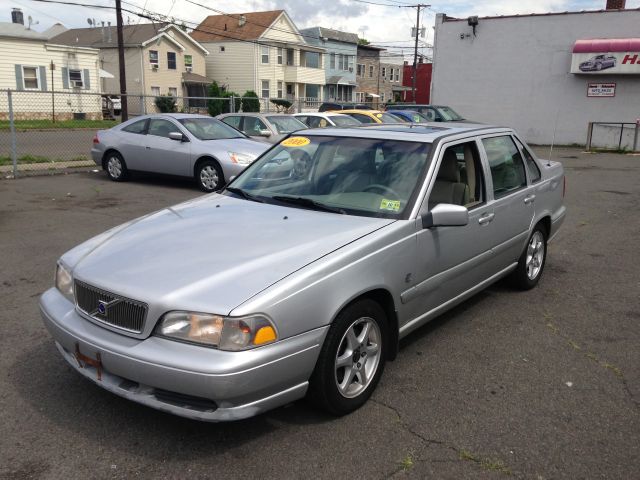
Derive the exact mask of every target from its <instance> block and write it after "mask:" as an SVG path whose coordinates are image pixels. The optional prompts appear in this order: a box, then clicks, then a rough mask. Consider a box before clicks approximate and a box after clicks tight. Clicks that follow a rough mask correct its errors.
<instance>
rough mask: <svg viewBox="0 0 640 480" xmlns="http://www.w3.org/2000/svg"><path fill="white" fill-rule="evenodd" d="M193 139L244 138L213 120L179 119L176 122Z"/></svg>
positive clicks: (234, 130) (223, 124)
mask: <svg viewBox="0 0 640 480" xmlns="http://www.w3.org/2000/svg"><path fill="white" fill-rule="evenodd" d="M178 121H179V122H180V123H181V124H182V125H184V127H185V128H186V129H187V130H189V133H191V134H192V135H193V136H194V137H196V138H199V139H200V140H224V139H229V138H246V137H245V136H244V135H243V134H242V133H240V132H239V131H237V130H236V129H235V128H232V127H230V126H228V125H226V124H225V123H223V122H221V121H219V120H216V119H214V118H181V119H179V120H178Z"/></svg>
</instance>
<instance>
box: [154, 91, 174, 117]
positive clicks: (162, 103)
mask: <svg viewBox="0 0 640 480" xmlns="http://www.w3.org/2000/svg"><path fill="white" fill-rule="evenodd" d="M155 104H156V107H158V110H160V111H161V112H162V113H174V112H175V111H176V99H175V98H173V97H172V96H171V95H160V96H159V97H156V100H155Z"/></svg>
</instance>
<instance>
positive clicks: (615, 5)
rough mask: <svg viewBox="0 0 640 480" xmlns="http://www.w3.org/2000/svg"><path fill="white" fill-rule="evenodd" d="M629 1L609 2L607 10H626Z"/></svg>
mask: <svg viewBox="0 0 640 480" xmlns="http://www.w3.org/2000/svg"><path fill="white" fill-rule="evenodd" d="M626 3H627V0H607V10H624V7H625V4H626Z"/></svg>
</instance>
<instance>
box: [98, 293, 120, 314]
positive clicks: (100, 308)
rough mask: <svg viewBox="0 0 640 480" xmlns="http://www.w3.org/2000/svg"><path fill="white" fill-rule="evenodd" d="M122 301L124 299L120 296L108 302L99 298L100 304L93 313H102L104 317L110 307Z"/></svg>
mask: <svg viewBox="0 0 640 480" xmlns="http://www.w3.org/2000/svg"><path fill="white" fill-rule="evenodd" d="M121 301H122V299H120V298H114V299H113V300H110V301H108V302H107V301H106V300H98V306H97V307H96V309H95V310H94V311H93V312H91V315H101V316H103V317H106V316H107V311H108V310H109V308H110V307H113V306H114V305H117V304H118V303H120V302H121Z"/></svg>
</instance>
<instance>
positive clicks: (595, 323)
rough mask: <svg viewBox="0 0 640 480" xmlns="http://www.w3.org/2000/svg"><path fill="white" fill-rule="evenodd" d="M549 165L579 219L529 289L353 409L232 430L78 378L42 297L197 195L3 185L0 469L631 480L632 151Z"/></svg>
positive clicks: (17, 473) (634, 391)
mask: <svg viewBox="0 0 640 480" xmlns="http://www.w3.org/2000/svg"><path fill="white" fill-rule="evenodd" d="M538 153H539V154H541V155H546V154H547V153H548V151H547V150H546V149H545V150H543V151H540V150H539V152H538ZM554 158H556V159H559V160H561V161H563V162H564V164H565V168H566V175H567V197H566V204H567V206H568V210H569V211H568V218H567V220H566V222H565V225H564V226H563V228H562V229H561V231H560V233H559V234H558V236H557V237H556V239H555V240H554V242H553V243H551V244H550V245H549V257H548V260H547V262H548V263H547V266H546V270H545V273H544V275H543V277H542V280H541V283H540V284H539V286H538V287H537V288H536V289H534V290H532V291H530V292H526V293H522V292H516V291H513V290H511V289H510V288H509V286H508V285H506V284H505V283H504V282H502V283H499V284H496V285H494V286H493V287H491V288H490V289H489V290H487V291H485V292H483V293H481V294H479V295H477V296H476V297H474V298H473V299H471V300H470V301H467V302H466V303H464V304H462V305H461V306H459V307H458V308H456V309H455V310H453V311H451V312H449V313H447V314H445V315H444V316H443V317H441V318H439V319H437V320H435V321H433V322H432V323H430V324H429V325H427V326H426V327H424V328H422V329H420V330H418V331H417V332H416V333H415V334H413V336H411V337H410V338H408V339H406V340H405V341H403V342H402V348H401V351H400V354H399V356H398V358H397V359H396V360H395V361H394V362H392V363H389V364H388V365H387V369H386V370H385V372H384V376H383V378H382V381H381V383H380V384H379V386H378V388H377V390H376V392H375V393H374V395H373V398H372V400H370V401H369V402H368V403H367V404H366V405H365V406H364V407H363V408H361V409H360V410H358V411H357V412H355V413H353V414H352V415H350V416H347V417H343V418H332V417H329V416H327V415H324V414H322V413H319V412H318V411H316V410H314V409H313V408H312V407H311V406H309V405H307V404H306V402H303V401H300V402H296V403H295V404H292V405H289V406H286V407H283V408H279V409H277V410H274V411H272V412H269V413H267V414H264V415H261V416H259V417H256V418H253V419H249V420H245V421H241V422H236V423H227V424H206V423H198V422H195V421H190V420H185V419H182V418H178V417H174V416H171V415H168V414H164V413H160V412H157V411H155V410H152V409H149V408H147V407H143V406H140V405H137V404H134V403H132V402H129V401H127V400H124V399H121V398H119V397H117V396H114V395H112V394H110V393H108V392H106V391H104V390H102V389H100V388H99V387H97V386H94V385H93V384H91V383H89V382H88V381H86V380H84V379H83V378H82V377H81V376H80V375H78V374H77V373H76V372H74V371H73V370H72V369H71V368H70V367H69V366H67V364H66V363H65V361H64V360H63V359H62V358H61V356H60V355H59V354H58V352H57V350H56V349H55V347H54V344H53V341H52V340H51V338H50V336H49V334H48V332H47V331H46V329H45V328H44V326H43V324H42V321H41V320H40V318H39V312H38V305H37V302H38V297H39V295H40V294H41V293H42V292H43V291H45V290H46V289H48V288H50V287H51V285H52V282H53V272H54V265H55V261H56V259H57V258H58V257H59V256H60V255H61V254H62V253H63V252H65V251H66V250H68V249H69V248H71V247H73V246H75V245H77V244H78V243H79V242H81V241H83V240H86V239H88V238H90V237H91V236H93V235H96V234H98V233H100V232H102V231H104V230H106V229H108V228H110V227H112V226H115V225H118V224H120V223H122V222H124V221H126V220H129V219H131V218H135V217H137V216H140V215H142V214H145V213H148V212H150V211H153V210H157V209H160V208H163V207H165V206H169V205H172V204H175V203H177V202H180V201H183V200H187V199H190V198H193V197H196V196H198V195H200V192H199V191H198V190H196V189H195V187H194V186H193V185H192V184H191V183H189V182H184V181H182V182H181V181H174V180H166V179H159V178H151V177H144V178H135V179H134V180H133V181H130V182H128V183H113V182H110V181H108V180H107V178H106V175H105V174H104V173H103V172H91V171H85V172H78V173H73V174H69V175H55V176H39V177H30V178H23V179H17V180H0V259H1V261H2V268H1V269H0V285H1V286H2V306H3V308H2V310H0V325H1V326H2V328H3V331H2V334H1V335H0V400H1V405H2V408H0V478H7V479H27V478H47V479H49V478H51V479H54V478H68V479H75V478H77V479H85V478H216V479H220V478H237V477H244V478H329V477H330V478H389V477H392V478H403V477H407V478H438V479H439V478H450V479H461V478H508V477H509V476H510V477H514V478H527V479H528V478H532V479H536V480H541V479H554V478H571V479H580V478H585V479H591V478H612V479H631V478H638V472H640V347H639V346H640V275H639V274H638V267H639V266H640V248H639V247H638V241H639V240H638V239H640V186H639V185H640V156H631V155H617V154H594V155H591V154H583V153H581V152H580V151H579V150H573V149H557V150H556V151H555V152H554ZM258 233H259V232H258ZM194 254H197V253H194ZM159 261H161V259H159Z"/></svg>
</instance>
